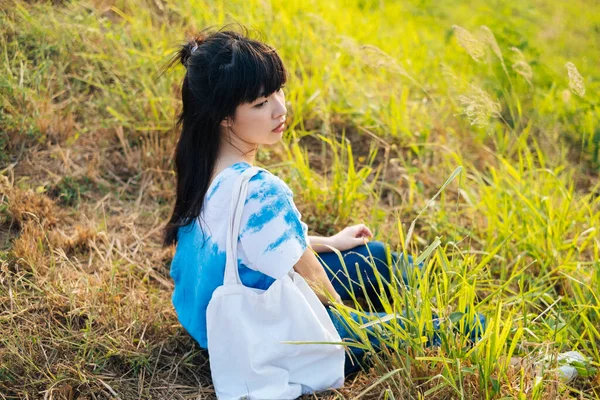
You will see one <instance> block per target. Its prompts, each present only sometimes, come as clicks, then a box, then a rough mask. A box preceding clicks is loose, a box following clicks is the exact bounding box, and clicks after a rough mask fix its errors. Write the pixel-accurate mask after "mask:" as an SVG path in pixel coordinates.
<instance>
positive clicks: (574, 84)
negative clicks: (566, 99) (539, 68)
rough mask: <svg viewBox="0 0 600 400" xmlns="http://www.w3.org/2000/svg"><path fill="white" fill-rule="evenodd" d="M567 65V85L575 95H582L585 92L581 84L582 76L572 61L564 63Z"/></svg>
mask: <svg viewBox="0 0 600 400" xmlns="http://www.w3.org/2000/svg"><path fill="white" fill-rule="evenodd" d="M565 67H567V71H568V73H569V87H570V88H571V91H572V92H573V93H575V94H576V95H578V96H580V97H583V95H584V94H585V86H584V85H583V77H582V76H581V74H580V73H579V71H577V67H576V66H575V64H573V63H572V62H570V61H569V62H568V63H566V64H565Z"/></svg>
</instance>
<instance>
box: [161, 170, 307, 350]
mask: <svg viewBox="0 0 600 400" xmlns="http://www.w3.org/2000/svg"><path fill="white" fill-rule="evenodd" d="M249 167H250V164H248V163H246V162H238V163H236V164H233V165H231V166H229V167H227V168H225V169H224V170H223V171H221V172H220V173H219V174H218V175H217V176H216V177H215V179H214V180H213V182H212V183H211V185H210V187H209V188H208V191H207V193H206V196H205V199H204V206H203V209H202V213H201V215H200V218H198V219H196V220H194V221H193V222H192V223H190V224H189V225H188V226H186V227H181V228H179V231H178V234H177V241H178V243H177V247H176V250H175V256H174V257H173V261H172V263H171V271H170V275H171V278H172V279H173V281H174V284H175V288H174V291H173V295H172V301H173V306H174V308H175V311H176V313H177V317H178V318H179V321H180V322H181V325H182V326H183V327H184V328H185V329H186V331H187V332H188V333H189V334H190V335H191V336H192V337H193V338H194V339H195V340H196V341H197V342H198V344H199V345H200V346H201V347H203V348H207V347H208V346H207V339H206V307H207V306H208V302H209V301H210V299H211V296H212V294H213V291H214V290H215V289H216V288H217V287H219V286H221V285H223V275H224V274H225V259H226V253H225V243H226V235H227V225H228V220H229V207H230V204H231V191H232V187H233V184H234V182H235V180H236V178H237V177H238V176H239V175H240V174H241V173H242V172H243V171H244V170H246V169H247V168H249ZM293 196H294V195H293V193H292V191H291V190H290V188H289V187H288V186H287V185H286V184H285V182H283V181H282V180H281V179H279V178H278V177H276V176H275V175H273V174H272V173H270V172H268V171H266V170H261V171H259V172H258V173H257V174H256V175H254V176H253V177H252V178H251V179H250V181H249V184H248V195H247V198H246V201H245V204H244V211H243V212H242V220H241V225H240V235H239V238H238V268H239V275H240V279H241V281H242V283H243V284H244V285H245V286H249V287H254V288H258V289H267V288H268V287H269V286H270V285H271V284H272V283H273V282H274V281H275V279H279V278H281V277H283V276H284V275H285V274H287V273H288V272H289V270H290V269H292V268H293V266H294V265H295V264H296V262H297V261H298V260H299V259H300V257H301V256H302V254H303V253H304V251H305V250H306V248H307V246H308V230H307V226H306V224H305V223H304V222H302V220H301V215H300V212H299V211H298V209H297V208H296V205H295V204H294V201H293ZM200 228H202V229H200Z"/></svg>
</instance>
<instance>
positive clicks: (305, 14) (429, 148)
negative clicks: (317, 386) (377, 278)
mask: <svg viewBox="0 0 600 400" xmlns="http://www.w3.org/2000/svg"><path fill="white" fill-rule="evenodd" d="M233 21H238V22H241V23H243V24H246V25H248V26H251V27H255V28H257V29H258V30H259V31H261V32H263V33H264V37H265V40H266V41H267V42H268V43H270V44H272V45H273V46H275V47H276V48H277V50H278V51H279V53H280V54H281V56H282V58H283V60H284V62H285V64H286V66H287V67H288V69H289V71H290V73H291V77H290V78H291V79H290V82H289V83H288V84H286V99H287V101H288V110H289V117H290V118H289V122H290V124H289V129H288V131H287V132H286V135H285V137H284V140H283V141H282V143H281V145H278V146H275V147H273V148H265V149H261V151H260V153H259V155H258V160H259V162H260V163H261V164H262V165H264V166H266V167H268V168H269V169H270V170H272V171H273V172H275V173H277V174H279V175H280V176H281V177H282V178H283V179H285V180H286V182H288V184H289V185H290V187H291V188H292V190H293V191H294V194H295V196H294V199H295V201H296V204H297V205H298V208H299V209H300V211H301V213H302V216H303V219H304V220H305V221H306V222H307V224H308V225H309V229H310V230H311V232H312V233H315V234H320V235H329V234H333V233H335V232H336V231H337V230H339V229H341V228H343V227H344V226H346V225H348V224H351V223H359V222H364V223H366V224H367V225H369V226H370V227H371V229H372V230H373V231H374V233H375V235H376V239H377V240H381V241H384V242H386V243H388V244H389V245H390V249H391V250H398V251H405V252H407V253H409V254H413V255H414V256H415V258H417V257H419V256H421V259H423V261H424V263H425V268H424V269H423V273H421V274H417V273H415V274H414V276H412V277H411V279H412V281H413V283H414V284H418V289H416V290H411V291H406V290H392V292H393V293H397V294H394V295H393V296H392V297H391V298H385V299H383V300H384V304H385V308H386V311H388V312H390V313H396V312H398V311H399V310H404V311H405V312H406V313H407V314H406V315H412V316H413V317H412V318H405V320H404V323H405V326H404V328H402V327H401V326H400V325H399V324H398V321H396V320H390V321H387V322H385V323H382V324H379V325H380V327H381V328H382V330H381V332H380V333H381V337H382V340H383V341H384V343H385V346H384V351H383V352H381V353H378V354H373V355H372V357H373V360H374V369H373V371H371V375H365V377H363V380H361V381H359V382H358V383H356V384H355V385H353V386H351V387H349V388H348V389H346V391H341V392H340V394H341V395H342V396H344V397H354V396H358V397H365V398H371V397H372V398H386V399H393V398H415V399H417V398H482V399H489V398H518V399H521V398H523V399H525V398H527V399H529V398H534V399H545V398H552V399H554V398H559V397H568V396H576V397H580V398H598V397H600V376H599V375H598V372H597V369H598V367H599V363H600V349H599V346H600V328H599V327H600V298H599V295H598V288H599V287H600V261H599V259H600V258H599V254H598V252H599V249H600V241H599V238H600V236H599V235H598V227H599V226H600V197H599V196H598V194H599V193H600V190H599V189H600V186H599V185H600V184H599V183H598V182H599V181H598V173H599V172H600V160H599V156H600V154H599V151H600V128H598V126H597V125H598V124H597V121H598V120H599V119H600V108H599V102H598V100H599V96H598V89H599V88H600V85H599V83H598V82H599V81H600V80H599V78H600V70H599V69H598V65H600V53H599V52H598V51H597V50H596V49H597V47H598V46H597V39H596V38H597V35H598V29H599V28H598V27H599V26H600V6H598V4H595V3H593V2H585V1H582V0H576V1H573V2H569V3H568V4H567V3H565V4H564V5H563V4H557V3H556V2H553V1H546V0H543V1H535V2H534V1H521V2H502V1H493V2H486V1H483V0H481V1H480V0H476V1H471V2H458V1H448V2H434V1H430V0H420V1H417V0H413V1H403V2H396V1H380V0H377V1H375V0H371V1H369V0H356V1H342V0H332V1H328V2H319V1H316V0H303V1H299V0H295V1H279V0H272V1H264V0H260V1H259V0H245V1H237V0H233V1H227V2H224V1H207V2H201V1H192V2H190V1H179V0H177V1H171V2H166V1H162V0H155V1H148V2H146V1H142V0H129V1H105V2H102V1H87V2H64V3H61V4H57V5H52V4H50V3H44V2H39V3H34V4H29V3H28V2H22V1H5V2H4V3H3V6H2V8H0V32H1V35H0V66H1V69H2V72H1V73H0V171H1V173H0V175H1V176H0V178H1V180H0V188H2V192H3V194H2V195H0V222H1V224H0V235H1V236H2V237H1V239H2V240H1V241H0V242H2V243H5V242H6V243H8V249H5V248H4V245H3V248H2V252H0V262H1V263H2V264H1V265H2V269H1V271H0V272H1V275H0V279H1V281H2V282H3V285H0V298H1V299H2V301H0V304H2V306H0V307H1V308H0V310H1V311H0V333H1V335H0V336H1V337H2V339H0V340H1V342H0V343H2V346H0V397H2V398H4V397H5V398H19V397H23V396H25V394H28V395H29V396H30V397H36V396H38V397H39V396H42V397H43V393H49V394H52V395H53V396H56V398H60V396H64V397H66V398H68V393H69V391H71V393H75V394H81V395H86V396H89V393H99V392H100V391H105V393H106V394H107V395H109V394H110V393H112V392H111V391H113V392H115V393H119V394H120V395H121V396H122V397H123V398H132V397H133V396H135V397H136V398H137V397H138V396H141V397H151V396H154V397H155V398H165V397H172V396H174V394H173V393H174V392H173V390H175V391H177V390H178V391H179V393H180V394H181V395H184V394H186V393H187V394H190V393H195V394H196V395H198V387H199V386H200V387H201V388H202V390H203V392H202V393H203V394H202V395H206V396H210V388H208V386H207V380H206V377H207V375H206V368H205V366H204V359H203V358H202V356H201V355H199V353H198V348H197V347H196V345H195V344H194V343H193V342H192V340H191V339H190V338H189V337H188V336H187V335H186V334H185V333H184V332H182V330H181V328H180V327H179V326H178V323H177V319H176V316H175V315H174V313H173V311H172V307H171V303H170V289H171V286H169V285H170V281H169V277H168V265H169V262H170V257H171V256H172V254H171V253H170V252H169V251H167V250H164V249H161V248H160V246H159V243H160V237H159V234H158V232H159V229H160V227H161V226H162V224H164V222H165V221H166V219H167V217H168V215H169V212H170V211H171V208H170V207H171V204H172V200H173V193H174V189H173V183H174V181H173V175H172V172H171V169H172V160H171V153H172V151H173V147H174V143H175V139H176V133H177V132H175V131H174V129H173V125H174V118H175V113H176V111H177V108H178V106H179V101H178V97H177V87H178V85H179V84H180V82H181V79H182V77H183V72H184V70H183V68H182V67H178V68H176V69H175V70H173V71H170V72H169V73H167V74H165V75H163V76H161V77H158V71H159V69H160V67H161V66H162V65H163V64H164V63H165V62H166V61H167V60H168V58H169V57H170V55H171V54H172V53H173V51H174V50H175V49H176V46H177V45H178V44H180V43H182V41H183V40H184V39H185V38H186V35H187V34H189V33H191V32H193V31H195V30H200V29H202V28H204V27H205V26H208V25H214V26H221V25H223V24H225V23H228V22H233ZM482 26H483V27H482ZM465 31H466V32H465ZM469 32H470V34H471V35H473V37H474V38H475V39H476V40H475V41H470V42H469V41H468V39H469ZM464 38H466V39H464ZM513 48H514V49H513ZM515 49H516V50H515ZM568 62H571V63H573V64H574V65H575V66H576V68H577V70H578V71H579V73H580V74H581V76H582V77H583V86H584V87H585V93H584V94H583V91H581V90H579V89H577V88H573V89H571V88H570V82H575V80H576V79H575V78H573V77H571V78H570V77H569V74H568V71H567V67H566V64H567V63H568ZM455 171H456V172H457V173H456V174H453V172H455ZM446 184H447V185H446ZM28 189H31V190H32V191H31V192H28ZM440 189H443V190H440ZM438 191H439V193H438ZM48 196H49V197H51V198H54V199H56V202H57V205H56V207H54V206H49V205H47V203H46V202H45V199H47V197H48ZM54 217H55V218H54ZM80 225H86V226H88V225H91V228H89V229H91V232H92V233H89V231H86V230H78V229H77V230H76V229H75V228H76V227H77V228H78V227H79V226H80ZM86 232H87V233H86ZM66 237H68V239H66ZM74 249H77V251H74ZM4 250H6V251H4ZM347 267H348V268H353V267H354V266H347ZM391 284H392V285H394V289H396V285H397V284H398V282H395V281H393V282H391ZM368 308H369V307H368V304H364V303H361V302H360V301H357V302H355V304H353V305H352V307H350V305H346V306H340V307H339V311H340V313H341V314H342V315H346V316H347V313H348V312H349V311H350V310H354V309H357V310H359V312H362V311H367V310H368ZM467 309H468V313H467V314H465V315H463V314H462V312H463V311H465V310H467ZM432 312H435V313H436V314H437V315H438V316H439V317H440V320H441V327H440V335H441V337H442V346H441V347H439V348H430V347H426V346H425V343H424V339H423V332H424V331H427V330H431V326H428V325H430V318H431V313H432ZM475 312H479V313H482V314H484V315H486V316H487V318H488V322H489V324H488V326H487V328H486V330H485V332H484V333H483V338H482V340H480V341H478V342H477V343H475V344H471V343H469V341H468V338H467V335H466V334H465V333H464V332H462V331H463V330H464V322H465V321H469V320H470V319H471V318H472V315H473V313H475ZM354 329H355V330H356V332H357V334H360V335H363V336H362V337H363V338H364V330H363V329H362V328H360V326H359V325H358V324H354ZM357 345H362V346H366V347H369V346H370V345H369V343H368V342H365V343H362V344H360V343H359V344H357ZM568 350H577V351H580V352H581V353H583V354H584V355H585V356H586V357H587V358H588V359H589V360H590V362H589V363H588V364H586V365H584V366H583V367H582V368H581V371H580V372H581V376H580V377H579V378H577V379H576V380H574V381H572V382H569V383H563V382H561V381H560V379H557V377H556V375H555V373H554V372H553V368H554V367H555V366H556V365H555V364H556V361H555V360H556V355H557V354H558V353H561V352H564V351H568ZM511 357H519V358H520V359H521V363H520V364H517V365H512V364H511V363H510V359H511ZM544 357H550V360H554V361H551V362H550V363H547V362H544V361H542V360H543V359H544ZM553 363H554V365H553ZM545 364H548V367H547V368H545V369H542V368H539V369H536V368H538V366H541V365H545ZM16 377H19V379H16ZM169 385H174V387H175V389H169V387H171V386H169ZM165 388H166V389H165ZM330 395H331V396H332V397H334V396H335V395H333V394H330Z"/></svg>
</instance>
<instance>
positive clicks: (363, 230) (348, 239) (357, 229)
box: [329, 224, 373, 251]
mask: <svg viewBox="0 0 600 400" xmlns="http://www.w3.org/2000/svg"><path fill="white" fill-rule="evenodd" d="M370 237H373V233H372V232H371V230H370V229H369V228H367V226H366V225H365V224H358V225H352V226H348V227H346V228H344V229H342V230H341V231H339V232H338V233H336V234H335V235H333V236H331V237H330V238H329V239H330V240H329V242H330V243H331V246H333V247H335V248H336V249H338V250H339V251H344V250H349V249H352V248H354V247H356V246H360V245H363V244H365V243H367V242H368V241H369V239H368V238H370Z"/></svg>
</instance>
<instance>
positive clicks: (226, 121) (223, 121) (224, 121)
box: [220, 117, 231, 128]
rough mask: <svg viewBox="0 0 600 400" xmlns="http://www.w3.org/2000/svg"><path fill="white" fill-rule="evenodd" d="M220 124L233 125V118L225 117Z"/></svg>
mask: <svg viewBox="0 0 600 400" xmlns="http://www.w3.org/2000/svg"><path fill="white" fill-rule="evenodd" d="M220 125H221V126H222V127H223V128H229V127H230V126H231V119H230V118H229V117H225V118H223V120H222V121H221V123H220Z"/></svg>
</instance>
